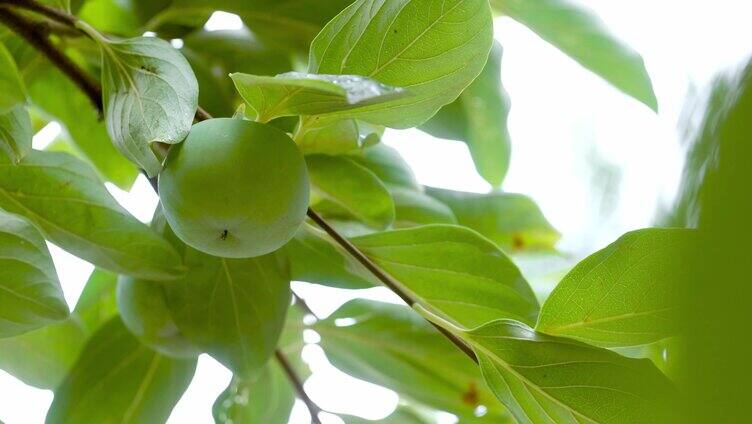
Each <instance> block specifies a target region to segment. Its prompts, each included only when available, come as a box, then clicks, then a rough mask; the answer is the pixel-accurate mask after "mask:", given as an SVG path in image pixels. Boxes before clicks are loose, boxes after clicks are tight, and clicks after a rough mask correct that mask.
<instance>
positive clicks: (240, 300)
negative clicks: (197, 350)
mask: <svg viewBox="0 0 752 424" xmlns="http://www.w3.org/2000/svg"><path fill="white" fill-rule="evenodd" d="M185 264H186V266H187V267H188V274H187V275H186V277H185V278H184V279H183V280H181V281H178V282H176V283H174V284H168V285H165V286H164V289H165V292H166V295H167V304H168V305H169V307H170V310H171V311H172V317H173V319H174V320H175V323H176V324H177V326H178V328H179V329H180V331H181V332H182V333H183V334H184V335H185V336H186V337H187V338H188V339H189V340H191V341H193V342H194V343H195V344H196V345H198V346H199V347H201V348H202V349H203V350H204V351H206V352H208V353H209V354H211V355H212V356H213V357H214V358H216V359H217V360H218V361H219V362H221V363H222V364H224V365H225V366H226V367H228V368H230V369H231V370H232V371H233V372H234V373H235V374H236V375H240V376H244V377H245V376H248V377H250V376H252V375H253V374H254V373H255V372H258V371H260V370H261V368H262V367H263V366H264V364H265V363H266V361H267V360H268V359H269V357H270V356H271V355H272V352H274V348H275V346H276V345H277V341H278V340H279V336H280V332H281V331H282V326H283V325H284V323H285V315H286V313H287V309H288V306H289V305H290V284H289V282H290V278H289V275H288V271H287V268H286V266H287V265H286V264H284V263H281V261H280V259H279V257H278V255H276V254H269V255H265V256H259V257H256V258H247V259H225V258H218V257H215V256H209V255H206V254H204V253H201V252H199V251H197V250H194V249H191V248H186V253H185Z"/></svg>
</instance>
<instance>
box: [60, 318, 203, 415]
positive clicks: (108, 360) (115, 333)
mask: <svg viewBox="0 0 752 424" xmlns="http://www.w3.org/2000/svg"><path fill="white" fill-rule="evenodd" d="M195 369H196V360H195V359H174V358H169V357H166V356H162V355H160V354H159V353H157V352H155V351H153V350H151V349H149V348H148V347H146V346H145V345H143V344H141V343H140V342H139V341H138V340H137V339H136V338H135V337H133V336H132V335H131V334H130V333H129V332H128V330H127V329H126V328H125V326H124V325H123V323H122V322H121V321H120V318H117V317H116V318H113V319H112V320H111V321H109V322H108V323H107V324H105V325H104V326H103V327H102V328H101V329H100V330H99V331H98V332H97V333H96V334H95V335H94V336H93V337H92V338H91V340H89V342H88V343H87V344H86V346H85V347H84V350H83V352H81V356H80V357H79V359H78V361H76V364H75V365H74V367H73V369H72V370H71V372H70V374H68V376H67V377H66V379H65V380H64V381H63V383H62V384H61V385H60V387H58V388H57V389H55V399H54V400H53V402H52V406H51V407H50V410H49V412H48V413H47V420H46V422H47V423H49V424H55V423H82V424H84V423H95V422H96V423H106V422H118V423H144V422H165V421H166V420H167V417H169V416H170V413H171V412H172V408H173V407H174V406H175V404H176V403H177V402H178V400H179V399H180V397H181V396H182V395H183V392H184V391H185V389H186V388H187V387H188V384H189V383H190V382H191V379H192V378H193V372H194V371H195Z"/></svg>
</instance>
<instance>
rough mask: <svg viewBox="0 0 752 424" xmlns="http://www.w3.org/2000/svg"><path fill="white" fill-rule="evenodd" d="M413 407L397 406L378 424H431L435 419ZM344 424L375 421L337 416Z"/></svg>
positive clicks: (427, 412)
mask: <svg viewBox="0 0 752 424" xmlns="http://www.w3.org/2000/svg"><path fill="white" fill-rule="evenodd" d="M430 412H431V411H423V410H420V409H417V408H415V407H413V406H412V405H404V404H401V405H397V409H395V410H394V412H392V413H391V414H389V415H388V416H387V417H386V418H383V419H381V420H378V423H379V424H433V423H435V422H436V417H435V416H434V415H433V414H431V413H430ZM337 416H338V417H340V418H341V419H342V421H344V422H345V424H373V423H375V422H376V421H373V420H367V419H364V418H360V417H356V416H354V415H344V414H339V415H337Z"/></svg>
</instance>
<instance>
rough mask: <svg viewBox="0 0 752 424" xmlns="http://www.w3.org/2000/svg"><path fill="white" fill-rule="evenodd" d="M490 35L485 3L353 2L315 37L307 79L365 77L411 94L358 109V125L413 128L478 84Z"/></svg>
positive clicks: (423, 0)
mask: <svg viewBox="0 0 752 424" xmlns="http://www.w3.org/2000/svg"><path fill="white" fill-rule="evenodd" d="M492 29H493V28H492V25H491V11H490V8H489V6H488V2H487V1H486V0H449V1H444V2H441V3H437V2H435V1H434V0H385V1H380V0H358V1H356V2H355V3H353V4H352V5H350V6H349V7H348V8H347V9H345V10H344V11H343V12H342V13H340V14H339V15H337V17H335V18H334V19H332V20H331V21H330V22H329V23H328V24H327V25H326V26H325V27H324V29H322V30H321V32H320V33H319V35H318V36H316V39H315V40H314V41H313V43H312V45H311V52H310V57H309V62H308V72H311V73H318V74H350V75H362V76H365V77H368V78H371V79H374V80H376V81H379V82H381V83H383V84H387V85H391V86H395V87H402V88H405V89H407V90H409V91H410V94H411V96H410V97H406V98H404V99H400V100H396V101H393V102H388V103H383V104H375V105H371V106H366V107H363V108H359V109H358V113H357V118H358V119H361V120H364V121H367V122H371V123H374V124H381V125H385V126H388V127H395V128H409V127H414V126H417V125H420V124H422V123H423V122H425V121H426V120H427V119H428V118H430V117H431V116H433V115H434V114H435V113H436V111H438V110H439V108H441V107H442V106H444V105H445V104H447V103H451V102H452V101H453V100H454V99H456V98H457V96H459V94H460V93H461V92H462V90H464V89H465V87H467V86H468V85H469V84H470V83H471V82H472V81H473V80H474V79H475V77H476V76H478V74H479V73H480V71H481V69H483V65H484V64H485V63H486V58H487V57H488V51H489V49H490V48H491V41H492V36H493V34H492V32H493V31H492ZM352 112H353V111H348V112H346V113H347V114H348V115H352ZM337 115H338V113H332V114H330V116H337Z"/></svg>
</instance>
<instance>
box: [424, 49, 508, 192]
mask: <svg viewBox="0 0 752 424" xmlns="http://www.w3.org/2000/svg"><path fill="white" fill-rule="evenodd" d="M502 51H503V50H502V48H501V44H499V43H498V42H497V41H495V42H494V43H493V47H492V48H491V54H490V55H489V57H488V62H487V63H486V67H485V68H483V71H482V72H481V73H480V75H478V78H476V79H475V81H473V83H472V84H470V86H469V87H467V88H466V89H465V91H463V92H462V94H461V95H460V97H458V98H457V100H455V101H454V102H453V103H450V104H448V105H446V106H444V107H443V108H441V110H439V112H438V113H437V114H436V115H434V117H433V118H431V119H430V120H429V121H428V122H426V123H425V124H423V126H422V127H421V129H422V130H424V131H426V132H428V133H429V134H431V135H434V136H436V137H442V138H449V139H455V140H461V141H464V142H465V143H467V146H468V148H469V149H470V154H471V155H472V157H473V161H474V162H475V168H476V169H477V170H478V173H479V174H480V176H482V177H483V178H484V179H485V180H486V181H488V182H489V183H490V184H491V185H492V186H494V187H499V186H501V183H502V181H504V177H505V176H506V174H507V170H508V169H509V158H510V155H511V147H512V146H511V143H510V140H509V131H508V130H507V117H508V116H509V108H510V106H509V104H510V103H509V97H508V95H507V92H506V90H504V87H502V85H501V78H499V74H500V73H501V56H502Z"/></svg>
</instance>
